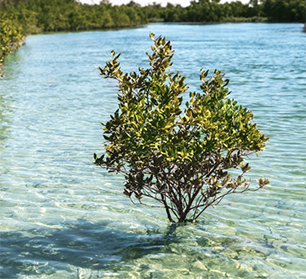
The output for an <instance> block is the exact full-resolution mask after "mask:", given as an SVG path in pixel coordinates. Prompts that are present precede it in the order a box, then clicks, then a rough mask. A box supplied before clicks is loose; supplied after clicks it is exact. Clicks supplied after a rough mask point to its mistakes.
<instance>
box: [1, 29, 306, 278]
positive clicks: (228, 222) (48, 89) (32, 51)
mask: <svg viewBox="0 0 306 279" xmlns="http://www.w3.org/2000/svg"><path fill="white" fill-rule="evenodd" d="M150 31H152V32H154V33H155V34H157V35H159V34H162V35H165V36H167V37H168V38H169V39H171V40H172V42H173V46H174V48H175V49H176V54H175V56H174V70H180V71H181V72H182V73H183V74H184V75H186V76H187V82H188V83H189V86H190V89H191V90H198V86H199V77H198V74H199V70H200V69H201V68H204V69H211V70H214V69H215V68H217V69H221V70H223V71H224V72H225V73H226V76H227V77H228V78H230V79H231V82H230V84H229V88H230V90H231V91H232V97H234V98H235V99H236V100H237V101H238V102H239V103H241V104H243V105H245V106H247V107H248V108H249V109H251V110H252V111H253V112H254V115H255V120H256V122H257V123H258V126H259V127H260V128H261V129H262V130H263V131H264V132H265V133H266V134H267V135H268V136H269V137H270V141H269V144H268V146H267V149H266V150H265V151H264V152H263V153H261V154H260V156H259V157H258V158H256V157H254V158H253V157H252V158H251V160H250V164H251V166H252V171H251V173H250V175H249V177H250V178H251V179H252V180H253V181H254V182H255V180H256V178H258V177H260V176H263V177H267V178H268V179H270V181H271V186H269V187H267V188H266V189H264V190H261V191H258V192H255V193H250V194H243V195H240V196H239V195H237V196H235V197H233V198H229V199H228V200H226V201H224V202H223V204H222V205H221V206H219V207H216V208H210V209H209V210H207V212H206V214H204V215H203V216H202V218H201V219H200V220H199V222H197V223H195V224H188V225H184V226H179V227H177V228H176V229H175V228H173V227H172V226H171V224H169V222H168V221H167V219H166V214H165V212H164V211H163V209H152V208H146V207H142V206H134V205H132V204H131V203H130V201H129V200H128V199H127V198H126V197H125V196H124V195H123V194H122V185H123V179H122V177H120V176H116V175H113V174H108V173H107V172H106V171H105V170H103V169H100V168H98V167H96V166H94V165H93V153H94V152H98V153H101V152H102V149H103V139H102V130H101V126H100V122H103V121H106V120H107V119H108V117H109V114H110V113H112V112H113V111H114V110H115V109H116V106H117V104H116V102H117V100H116V84H115V83H114V82H112V81H109V80H103V79H101V78H100V76H99V74H98V71H97V69H96V66H103V65H104V64H105V62H106V61H107V60H108V59H109V54H110V51H111V50H112V49H115V50H116V51H117V52H122V59H121V61H122V67H123V70H125V71H132V70H135V69H136V67H138V66H147V65H148V63H147V57H146V55H145V52H146V51H150V49H149V47H150V45H151V41H150V39H149V32H150ZM305 54H306V34H305V33H302V25H301V24H218V25H179V24H178V25H166V24H154V25H148V26H145V27H143V28H137V29H129V30H115V31H107V32H98V31H97V32H81V33H60V34H47V35H36V36H30V37H28V38H27V44H26V45H25V46H23V47H22V48H20V49H19V50H18V51H17V52H16V53H15V54H13V55H11V56H10V57H9V58H8V59H7V61H6V64H5V72H6V77H5V78H4V79H2V80H0V123H1V126H0V158H1V159H0V206H1V212H0V230H1V248H0V251H1V257H0V258H1V259H0V260H1V262H0V278H286V279H287V278H306V268H305V266H306V213H305V212H306V189H305V188H306V186H305V176H306V174H305V161H306V159H305V153H306V152H305V125H306V124H305V123H306V121H305V94H306V66H305V65H306V60H305Z"/></svg>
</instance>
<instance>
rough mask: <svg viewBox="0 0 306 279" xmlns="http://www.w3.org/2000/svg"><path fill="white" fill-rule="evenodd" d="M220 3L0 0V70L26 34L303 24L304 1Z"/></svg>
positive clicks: (200, 0)
mask: <svg viewBox="0 0 306 279" xmlns="http://www.w3.org/2000/svg"><path fill="white" fill-rule="evenodd" d="M219 2H220V0H198V1H191V3H190V5H189V6H188V7H182V6H180V5H172V4H170V3H168V4H167V6H166V7H162V6H161V5H160V4H156V3H155V2H153V4H152V5H148V6H145V7H141V5H139V4H137V3H135V2H133V1H131V2H130V3H129V4H126V5H121V6H117V5H112V4H111V3H110V1H108V0H102V1H101V2H100V4H96V5H88V4H82V3H80V2H78V1H76V0H0V66H1V63H2V62H3V60H4V57H5V56H6V55H7V54H8V53H10V52H11V51H12V50H14V49H15V48H17V47H18V46H19V45H20V44H22V42H23V39H24V37H25V36H26V35H28V34H35V33H42V32H50V31H51V32H55V31H77V30H93V29H104V28H118V27H129V26H136V25H140V24H146V23H148V22H152V21H163V22H256V21H268V22H303V21H304V20H305V0H261V1H260V0H250V2H249V4H242V3H241V2H239V1H237V2H231V3H225V4H220V3H219Z"/></svg>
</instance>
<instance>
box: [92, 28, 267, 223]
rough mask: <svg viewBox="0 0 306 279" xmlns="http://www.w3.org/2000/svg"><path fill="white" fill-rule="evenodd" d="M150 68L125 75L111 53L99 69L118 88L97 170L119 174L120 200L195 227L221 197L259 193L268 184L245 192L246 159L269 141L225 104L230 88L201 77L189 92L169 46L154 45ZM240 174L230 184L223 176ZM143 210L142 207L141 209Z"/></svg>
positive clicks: (159, 41)
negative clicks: (152, 203)
mask: <svg viewBox="0 0 306 279" xmlns="http://www.w3.org/2000/svg"><path fill="white" fill-rule="evenodd" d="M150 37H151V39H152V41H153V43H154V44H153V46H152V47H151V49H152V54H148V53H147V55H148V57H149V63H150V67H149V68H148V69H144V68H139V73H136V72H131V73H123V72H122V70H121V68H120V63H119V62H118V58H119V56H120V54H119V55H116V53H115V52H114V51H112V58H111V61H109V62H107V63H106V66H105V67H104V68H99V70H100V74H101V75H102V77H103V78H111V79H114V80H116V81H117V82H118V85H119V93H118V101H119V108H118V109H117V110H116V111H115V113H114V114H113V115H111V118H110V120H109V121H108V122H107V123H105V124H104V138H105V140H106V141H107V144H106V151H105V152H106V154H104V155H102V156H101V157H97V155H96V154H94V157H95V163H96V164H97V165H101V166H103V167H106V168H107V169H108V170H109V171H114V172H117V173H121V174H124V176H125V178H126V183H125V185H124V194H125V195H127V196H128V197H129V198H130V199H131V200H132V199H133V197H135V198H136V199H137V200H139V202H140V203H144V201H143V200H145V201H148V199H146V198H151V199H154V200H156V201H157V202H159V203H161V204H162V205H163V207H164V208H165V209H166V213H167V217H168V219H169V220H170V221H174V220H177V221H179V222H184V221H186V220H196V219H197V218H198V217H199V216H200V215H201V213H202V212H204V211H205V209H207V208H208V207H209V206H211V205H216V204H218V203H219V202H220V201H221V200H222V199H223V198H224V197H225V196H226V195H228V194H232V193H241V192H245V191H248V190H258V189H259V188H262V187H263V186H265V185H266V184H268V183H269V181H268V180H265V179H262V178H260V179H259V180H258V183H259V184H258V187H257V188H255V189H251V188H250V182H249V181H247V180H245V179H244V178H243V175H244V174H245V173H246V172H247V171H248V170H250V166H249V164H244V163H243V161H244V159H245V158H246V157H247V156H248V155H249V154H251V153H256V152H259V151H262V150H263V149H264V148H265V145H266V142H267V140H268V138H267V137H265V135H264V134H263V133H262V132H260V131H259V130H258V128H257V127H256V124H255V123H253V121H252V120H253V114H252V112H251V111H249V110H247V109H246V108H243V107H242V106H241V105H239V104H237V102H236V101H235V100H232V99H229V98H228V95H229V91H228V88H227V84H228V82H229V81H228V80H227V79H224V74H222V73H221V72H220V71H217V70H216V71H215V72H214V75H213V76H212V77H211V78H209V79H208V78H207V76H208V71H203V70H201V73H200V80H201V86H200V87H201V89H202V91H203V93H196V92H191V93H190V98H189V101H188V102H186V103H185V106H183V104H182V102H183V98H182V94H183V93H185V92H186V90H187V89H188V86H187V85H186V84H185V77H183V76H182V75H181V74H180V73H179V72H177V73H173V72H171V71H170V66H171V65H172V62H171V59H172V57H173V54H174V51H173V50H172V46H171V43H170V41H167V40H166V38H162V37H158V38H155V36H154V34H150ZM232 168H237V169H240V172H239V173H240V174H239V175H237V176H236V177H234V176H233V175H231V174H229V172H228V170H230V169H232ZM146 203H147V202H146Z"/></svg>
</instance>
